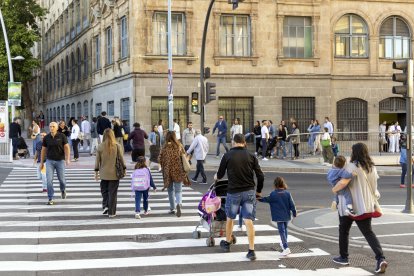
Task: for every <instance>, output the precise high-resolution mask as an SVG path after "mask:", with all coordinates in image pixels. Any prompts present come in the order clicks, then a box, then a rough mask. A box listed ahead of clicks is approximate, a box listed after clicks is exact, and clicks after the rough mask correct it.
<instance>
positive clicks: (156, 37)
mask: <svg viewBox="0 0 414 276" xmlns="http://www.w3.org/2000/svg"><path fill="white" fill-rule="evenodd" d="M171 17H172V18H171V25H172V26H171V29H172V30H171V33H172V34H171V46H172V54H173V55H177V56H183V55H185V54H186V44H185V40H186V37H185V20H184V14H183V13H173V14H172V15H171ZM167 31H168V29H167V13H166V12H156V13H155V14H154V18H153V49H154V54H155V55H167V54H168V41H167V34H168V33H167Z"/></svg>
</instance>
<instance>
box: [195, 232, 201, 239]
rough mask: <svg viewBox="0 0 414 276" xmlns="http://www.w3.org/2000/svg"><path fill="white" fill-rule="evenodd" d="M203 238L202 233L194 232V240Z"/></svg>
mask: <svg viewBox="0 0 414 276" xmlns="http://www.w3.org/2000/svg"><path fill="white" fill-rule="evenodd" d="M199 238H201V231H193V239H199Z"/></svg>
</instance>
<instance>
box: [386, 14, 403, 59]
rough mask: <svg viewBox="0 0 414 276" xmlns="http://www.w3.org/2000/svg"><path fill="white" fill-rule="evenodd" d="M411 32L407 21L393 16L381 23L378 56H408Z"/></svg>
mask: <svg viewBox="0 0 414 276" xmlns="http://www.w3.org/2000/svg"><path fill="white" fill-rule="evenodd" d="M410 40H411V34H410V29H409V28H408V25H407V23H405V22H404V21H403V20H402V19H401V18H399V17H396V16H393V17H390V18H388V19H387V20H385V21H384V23H382V25H381V30H380V39H379V57H380V58H390V59H399V58H409V57H410V51H411V49H410Z"/></svg>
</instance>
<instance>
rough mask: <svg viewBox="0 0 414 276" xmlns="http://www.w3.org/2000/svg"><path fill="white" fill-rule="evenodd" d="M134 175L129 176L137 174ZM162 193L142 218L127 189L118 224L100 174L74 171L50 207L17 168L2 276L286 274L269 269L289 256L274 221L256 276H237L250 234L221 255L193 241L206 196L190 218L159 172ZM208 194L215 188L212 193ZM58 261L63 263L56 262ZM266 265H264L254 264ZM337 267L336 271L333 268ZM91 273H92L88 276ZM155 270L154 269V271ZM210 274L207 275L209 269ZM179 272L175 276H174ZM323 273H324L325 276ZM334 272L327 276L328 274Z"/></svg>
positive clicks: (5, 208)
mask: <svg viewBox="0 0 414 276" xmlns="http://www.w3.org/2000/svg"><path fill="white" fill-rule="evenodd" d="M130 173H131V172H130V171H129V172H128V174H127V175H130ZM153 177H154V181H155V184H156V186H157V187H158V192H156V193H152V194H151V195H150V200H149V203H150V207H151V208H152V210H151V212H150V215H148V216H143V217H142V219H135V218H134V207H135V203H134V199H133V198H132V197H131V194H132V193H131V190H130V185H129V181H130V178H129V177H126V178H125V179H122V180H121V182H120V188H119V192H118V204H117V218H114V219H109V218H108V217H107V216H103V215H102V205H101V200H102V198H101V194H100V187H99V183H98V182H96V181H95V180H94V179H93V177H92V172H91V171H90V170H85V169H67V170H66V180H67V195H68V197H67V199H65V200H62V199H59V198H58V197H59V196H60V193H59V184H58V181H57V179H56V180H54V187H55V196H56V200H55V201H56V205H54V206H47V205H46V201H47V195H46V194H45V193H41V183H40V181H39V180H38V179H37V178H36V173H35V168H18V169H13V171H12V172H11V173H10V175H9V176H8V177H7V179H6V180H5V181H4V182H3V183H2V184H1V185H0V274H1V272H16V275H19V272H21V273H24V272H41V271H53V272H54V273H59V272H64V271H66V272H68V271H70V272H71V275H72V273H74V274H73V275H88V273H89V272H90V273H91V274H93V275H97V274H99V273H100V272H101V271H104V270H105V269H121V268H122V269H127V271H128V273H131V275H145V273H143V272H142V269H150V271H151V274H157V273H158V274H159V275H176V276H178V275H196V276H204V275H207V273H201V272H200V273H188V274H186V273H187V272H186V273H184V274H177V273H180V271H177V270H174V269H172V268H173V267H176V266H182V267H183V268H186V267H187V270H186V271H189V270H188V269H190V271H193V270H191V267H194V266H195V265H206V266H208V267H209V268H210V270H209V271H210V272H208V275H217V276H219V275H236V274H237V275H241V276H243V275H274V274H276V273H278V272H279V271H280V269H274V267H275V266H273V269H263V267H262V264H269V263H270V264H271V263H274V262H276V261H277V260H282V259H283V258H285V257H283V256H282V255H281V254H280V253H279V252H277V251H275V250H274V249H273V248H274V246H275V244H276V245H278V244H279V243H280V238H279V235H278V234H277V231H276V229H275V228H274V227H273V226H271V225H269V224H268V223H267V222H266V223H262V222H261V221H256V222H255V230H256V238H255V245H256V247H257V248H256V254H257V258H258V260H257V261H256V263H253V265H249V268H250V269H252V268H254V269H252V270H248V269H245V270H243V271H233V269H234V266H233V265H228V266H225V267H226V268H225V271H220V270H218V267H220V269H223V265H224V264H238V265H244V264H249V260H248V259H247V258H246V257H245V256H246V250H247V245H248V239H247V236H246V234H245V232H244V231H240V230H239V229H238V227H237V226H235V229H234V230H235V231H234V234H235V235H236V237H237V243H236V244H235V245H233V246H232V251H231V252H230V253H221V250H220V249H219V246H218V245H219V243H220V241H221V240H222V239H223V238H220V237H216V238H215V244H216V246H215V248H208V247H206V239H205V238H206V237H208V230H207V229H204V228H202V227H200V228H198V230H200V231H201V235H202V236H203V238H201V239H194V238H193V237H192V235H193V231H194V230H195V227H196V225H197V224H198V223H199V221H200V217H199V216H198V215H197V206H198V203H199V201H200V198H201V196H202V194H201V193H199V192H197V191H195V190H193V189H192V188H191V187H184V188H183V209H182V214H183V215H182V216H181V217H180V218H177V217H175V216H173V215H169V214H167V212H168V210H169V202H168V193H167V192H166V191H161V189H162V187H163V182H162V181H163V180H162V176H161V174H160V173H158V172H154V173H153ZM205 188H206V189H208V185H206V187H205ZM289 244H291V245H295V244H296V245H298V246H299V245H301V246H304V244H303V242H302V240H300V239H299V238H298V237H295V236H292V235H290V236H289ZM292 251H293V252H292V254H291V255H289V258H305V257H317V256H321V257H322V256H327V255H329V253H327V252H325V251H324V250H322V249H320V248H308V249H306V250H305V251H304V250H298V251H297V252H295V250H292ZM54 254H58V255H56V256H59V258H55V257H54V256H55V255H54ZM254 264H258V265H254ZM333 267H334V266H333ZM86 271H88V272H86ZM146 271H148V270H146ZM203 271H206V270H203ZM340 271H341V275H371V274H370V273H368V272H366V271H365V270H362V269H359V268H341V270H340ZM174 273H175V274H174ZM283 273H284V274H285V275H299V274H300V275H328V273H329V274H331V273H337V272H333V270H332V269H320V270H316V271H311V270H309V271H304V270H296V269H284V270H283ZM317 273H318V274H317ZM325 273H326V274H325Z"/></svg>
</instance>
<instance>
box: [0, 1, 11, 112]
mask: <svg viewBox="0 0 414 276" xmlns="http://www.w3.org/2000/svg"><path fill="white" fill-rule="evenodd" d="M0 22H1V28H2V29H3V36H4V44H6V54H7V62H8V63H9V75H10V82H14V76H13V67H12V61H11V55H10V47H9V40H8V38H7V30H6V26H5V25H4V20H3V13H2V12H1V9H0ZM11 117H12V118H11V120H13V119H14V105H12V106H11Z"/></svg>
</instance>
